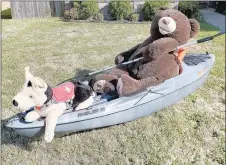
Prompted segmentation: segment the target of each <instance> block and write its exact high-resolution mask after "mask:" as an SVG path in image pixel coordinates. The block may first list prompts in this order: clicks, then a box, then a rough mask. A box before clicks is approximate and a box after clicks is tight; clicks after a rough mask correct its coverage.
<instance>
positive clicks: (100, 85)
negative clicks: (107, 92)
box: [93, 80, 107, 93]
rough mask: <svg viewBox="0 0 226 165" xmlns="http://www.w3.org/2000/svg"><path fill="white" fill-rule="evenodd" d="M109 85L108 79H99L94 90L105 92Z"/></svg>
mask: <svg viewBox="0 0 226 165" xmlns="http://www.w3.org/2000/svg"><path fill="white" fill-rule="evenodd" d="M106 85H107V81H105V80H99V81H97V82H96V83H95V84H94V87H93V88H94V91H95V92H99V93H103V92H104V88H105V86H106Z"/></svg>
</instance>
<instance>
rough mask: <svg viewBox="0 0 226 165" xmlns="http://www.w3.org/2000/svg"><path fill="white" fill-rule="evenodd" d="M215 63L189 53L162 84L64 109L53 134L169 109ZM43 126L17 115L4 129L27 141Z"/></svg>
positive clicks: (208, 56) (208, 57)
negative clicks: (177, 69) (90, 104)
mask: <svg viewBox="0 0 226 165" xmlns="http://www.w3.org/2000/svg"><path fill="white" fill-rule="evenodd" d="M214 62H215V56H214V55H213V54H188V55H186V56H185V58H184V60H183V63H182V68H183V72H182V73H181V74H180V75H178V76H176V77H174V78H171V79H169V80H167V81H165V82H163V83H162V84H159V85H157V86H152V87H149V88H147V89H146V90H144V91H141V92H139V93H135V94H133V95H130V96H126V97H120V98H117V99H113V100H111V101H108V100H107V99H104V98H101V97H100V96H96V97H95V101H94V103H93V105H92V106H91V107H89V108H87V109H83V110H78V111H74V110H72V109H68V110H66V111H65V112H64V114H63V115H61V116H60V117H59V119H58V122H57V126H56V128H55V134H56V136H57V135H60V136H62V135H66V134H69V133H73V132H79V131H83V130H90V129H95V128H101V127H106V126H112V125H116V124H120V123H125V122H128V121H132V120H135V119H138V118H141V117H145V116H148V115H150V114H152V113H153V112H156V111H159V110H161V109H163V108H165V107H168V106H170V105H172V104H174V103H176V102H178V101H179V100H181V99H183V98H184V97H186V96H188V95H189V94H192V93H193V92H195V91H196V90H197V89H198V88H199V87H200V86H201V85H202V84H203V83H204V82H205V80H206V79H207V77H208V75H209V73H210V70H211V68H212V67H213V65H214ZM44 125H45V119H41V120H37V121H34V122H32V123H26V122H24V121H23V120H21V117H19V116H15V117H13V118H12V119H10V120H9V121H8V122H7V123H6V127H9V128H12V129H13V130H14V131H15V132H16V133H17V134H19V135H21V136H26V137H29V138H39V137H40V136H42V134H43V133H44Z"/></svg>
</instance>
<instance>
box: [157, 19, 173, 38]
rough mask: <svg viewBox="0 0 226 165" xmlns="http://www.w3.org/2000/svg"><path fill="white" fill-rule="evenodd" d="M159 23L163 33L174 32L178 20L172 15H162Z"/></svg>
mask: <svg viewBox="0 0 226 165" xmlns="http://www.w3.org/2000/svg"><path fill="white" fill-rule="evenodd" d="M158 25H159V31H160V33H161V34H163V35H165V34H169V33H173V32H174V31H175V30H176V22H175V21H174V20H173V19H172V18H171V17H162V18H161V19H160V20H159V22H158Z"/></svg>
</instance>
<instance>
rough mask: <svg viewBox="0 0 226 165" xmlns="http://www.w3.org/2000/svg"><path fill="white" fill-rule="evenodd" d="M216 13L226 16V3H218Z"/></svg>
mask: <svg viewBox="0 0 226 165" xmlns="http://www.w3.org/2000/svg"><path fill="white" fill-rule="evenodd" d="M216 12H218V13H221V14H225V13H226V1H217V2H216Z"/></svg>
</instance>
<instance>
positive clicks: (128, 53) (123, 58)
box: [115, 44, 140, 65]
mask: <svg viewBox="0 0 226 165" xmlns="http://www.w3.org/2000/svg"><path fill="white" fill-rule="evenodd" d="M139 46H140V44H137V45H136V46H134V47H133V48H131V49H129V50H127V51H124V52H122V53H120V54H118V55H117V56H116V57H115V64H116V65H118V64H121V63H123V62H126V61H128V59H129V58H130V57H131V56H132V54H133V53H134V52H135V51H136V50H137V48H138V47H139Z"/></svg>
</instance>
